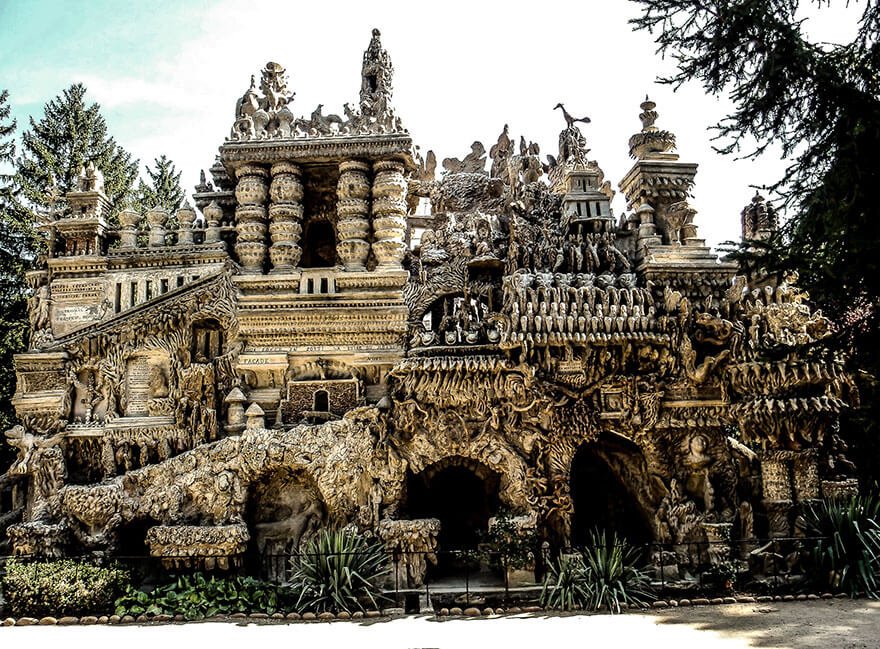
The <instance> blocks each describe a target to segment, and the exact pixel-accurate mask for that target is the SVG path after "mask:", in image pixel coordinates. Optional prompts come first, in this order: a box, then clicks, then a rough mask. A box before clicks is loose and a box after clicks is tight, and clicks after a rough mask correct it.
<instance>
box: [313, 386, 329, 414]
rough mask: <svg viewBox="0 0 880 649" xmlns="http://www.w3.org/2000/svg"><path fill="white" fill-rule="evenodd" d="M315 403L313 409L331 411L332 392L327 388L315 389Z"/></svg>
mask: <svg viewBox="0 0 880 649" xmlns="http://www.w3.org/2000/svg"><path fill="white" fill-rule="evenodd" d="M313 405H314V407H313V408H312V410H314V411H315V412H330V394H329V393H328V392H327V390H317V391H315V395H314V404H313Z"/></svg>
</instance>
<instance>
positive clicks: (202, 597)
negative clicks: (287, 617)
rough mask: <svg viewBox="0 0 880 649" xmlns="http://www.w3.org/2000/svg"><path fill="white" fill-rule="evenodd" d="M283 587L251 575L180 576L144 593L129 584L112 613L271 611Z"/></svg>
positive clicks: (284, 594) (285, 595) (192, 615)
mask: <svg viewBox="0 0 880 649" xmlns="http://www.w3.org/2000/svg"><path fill="white" fill-rule="evenodd" d="M286 600H292V596H291V594H290V593H289V592H288V591H287V589H285V588H283V587H281V586H278V585H276V584H271V583H267V582H264V581H260V580H259V579H254V578H252V577H215V576H213V575H212V576H205V575H204V574H202V573H195V574H193V575H184V576H180V577H178V578H177V580H176V581H173V582H171V583H168V584H164V585H161V586H157V587H156V588H155V589H154V590H152V591H151V592H149V593H146V592H144V591H141V590H136V589H134V588H132V587H130V586H129V588H128V590H127V591H126V593H125V594H124V595H123V596H122V597H120V598H119V599H117V600H116V615H119V616H122V615H135V616H137V615H142V614H144V615H159V614H165V615H183V616H184V617H185V618H186V619H187V620H198V619H202V618H205V617H210V616H212V615H217V614H218V613H267V614H269V615H271V614H272V613H275V612H276V611H277V610H278V609H279V607H280V606H282V605H283V604H284V603H285V601H286Z"/></svg>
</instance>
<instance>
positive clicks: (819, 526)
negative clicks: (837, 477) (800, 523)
mask: <svg viewBox="0 0 880 649" xmlns="http://www.w3.org/2000/svg"><path fill="white" fill-rule="evenodd" d="M804 521H805V523H806V530H807V535H808V536H813V537H822V538H820V539H817V540H812V541H807V542H806V547H805V551H804V553H803V555H802V559H803V561H804V565H805V568H806V569H807V572H808V574H809V575H810V576H811V578H812V579H813V580H814V581H815V582H816V583H817V585H819V586H821V587H822V588H823V589H825V590H842V591H844V592H848V593H849V594H850V595H851V596H855V595H857V594H859V593H861V592H865V593H866V594H867V595H868V596H869V597H872V598H874V599H880V497H878V496H877V495H876V494H874V495H866V496H853V497H852V498H850V499H848V500H843V501H831V500H822V501H819V502H818V503H815V504H811V505H810V506H808V507H807V508H806V510H805V511H804Z"/></svg>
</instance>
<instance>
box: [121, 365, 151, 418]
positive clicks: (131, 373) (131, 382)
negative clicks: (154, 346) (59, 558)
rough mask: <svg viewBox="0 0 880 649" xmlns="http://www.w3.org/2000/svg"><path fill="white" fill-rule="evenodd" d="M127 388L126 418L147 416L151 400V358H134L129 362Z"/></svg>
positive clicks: (126, 378)
mask: <svg viewBox="0 0 880 649" xmlns="http://www.w3.org/2000/svg"><path fill="white" fill-rule="evenodd" d="M125 387H126V393H127V395H128V401H127V403H126V406H125V414H126V416H130V417H143V416H146V415H147V414H148V410H147V405H148V402H149V399H150V358H149V357H148V356H134V357H132V358H131V360H129V361H128V371H127V372H126V375H125Z"/></svg>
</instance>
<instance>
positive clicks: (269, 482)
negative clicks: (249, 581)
mask: <svg viewBox="0 0 880 649" xmlns="http://www.w3.org/2000/svg"><path fill="white" fill-rule="evenodd" d="M248 495H249V498H248V508H247V520H248V527H249V528H250V533H251V542H250V551H249V554H250V557H249V558H250V567H251V569H252V570H253V571H255V572H256V573H257V574H260V575H261V576H263V577H266V578H268V579H271V580H283V579H284V577H285V576H286V570H287V568H288V565H289V559H290V556H291V555H292V554H294V553H296V552H297V551H298V550H299V549H300V547H301V545H302V543H303V542H305V541H307V540H308V539H309V538H310V537H311V536H312V535H314V534H315V533H316V532H317V531H318V530H319V529H321V527H323V526H324V524H325V523H326V521H327V508H326V506H325V504H324V501H323V499H322V498H321V495H320V493H319V492H318V489H317V488H316V487H315V485H314V481H313V480H312V479H311V478H310V477H309V476H307V475H306V474H305V473H303V472H302V471H295V470H291V469H279V470H277V471H273V472H271V473H269V474H267V475H265V476H263V477H262V478H261V479H259V480H257V481H256V482H254V483H253V484H251V486H250V489H249V494H248Z"/></svg>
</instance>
